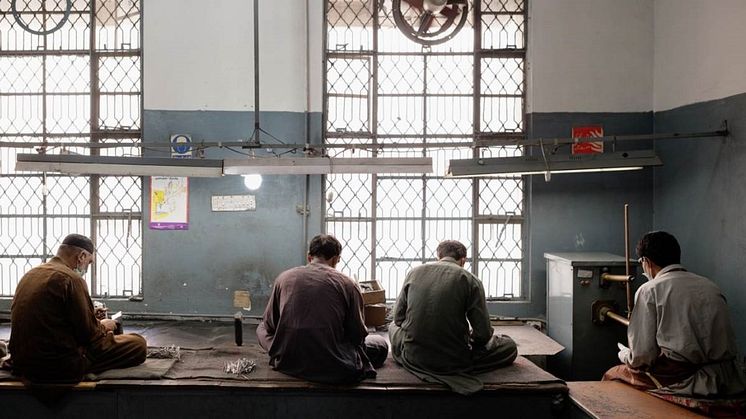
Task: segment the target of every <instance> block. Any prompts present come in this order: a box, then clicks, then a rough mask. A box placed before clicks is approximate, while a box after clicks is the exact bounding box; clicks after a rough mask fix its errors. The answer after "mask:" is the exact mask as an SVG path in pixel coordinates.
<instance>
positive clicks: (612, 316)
mask: <svg viewBox="0 0 746 419" xmlns="http://www.w3.org/2000/svg"><path fill="white" fill-rule="evenodd" d="M601 315H602V316H604V317H608V318H610V319H612V320H615V321H617V322H619V323H621V324H623V325H625V326H627V327H629V320H628V319H627V318H626V317H624V316H622V315H620V314H616V313H614V312H613V311H611V309H610V308H602V309H601Z"/></svg>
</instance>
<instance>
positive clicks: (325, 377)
mask: <svg viewBox="0 0 746 419" xmlns="http://www.w3.org/2000/svg"><path fill="white" fill-rule="evenodd" d="M341 253H342V245H341V244H340V243H339V241H337V239H335V238H334V237H332V236H329V235H325V234H322V235H318V236H316V237H314V238H313V239H312V240H311V243H310V244H309V249H308V264H307V265H305V266H300V267H297V268H293V269H290V270H287V271H285V272H283V273H281V274H280V275H279V276H278V277H277V279H275V283H274V286H273V288H272V295H271V297H270V299H269V303H268V304H267V308H266V310H265V311H264V319H263V320H262V322H261V323H260V324H259V326H258V327H257V329H256V334H257V338H258V340H259V344H260V345H261V346H262V348H264V349H265V350H266V351H267V352H268V353H269V356H270V361H269V363H270V365H271V366H273V367H274V369H275V370H277V371H280V372H282V373H285V374H288V375H292V376H295V377H299V378H303V379H306V380H309V381H316V382H321V383H352V382H357V381H360V380H362V379H363V378H366V377H375V375H376V371H375V369H374V367H375V368H378V367H380V366H381V365H382V364H383V362H384V361H385V360H386V357H387V356H388V344H387V343H386V339H384V338H383V337H382V336H377V335H368V331H367V329H366V328H365V324H364V322H363V297H362V294H361V293H360V289H359V288H358V286H357V284H355V282H353V281H352V279H350V278H349V277H347V276H346V275H344V274H343V273H341V272H339V271H337V270H336V269H334V268H335V266H336V265H337V263H338V262H339V256H340V254H341Z"/></svg>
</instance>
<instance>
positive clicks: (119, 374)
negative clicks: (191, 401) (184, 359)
mask: <svg viewBox="0 0 746 419" xmlns="http://www.w3.org/2000/svg"><path fill="white" fill-rule="evenodd" d="M174 363H176V360H175V359H146V360H145V362H144V363H142V364H140V365H138V366H136V367H131V368H120V369H113V370H108V371H104V372H102V373H101V374H88V375H86V376H85V378H84V379H83V380H84V381H100V380H159V379H161V378H163V376H164V375H166V373H167V372H168V371H169V370H170V369H171V368H172V367H173V365H174ZM0 381H20V378H18V377H16V376H14V375H12V374H11V373H10V371H6V370H0Z"/></svg>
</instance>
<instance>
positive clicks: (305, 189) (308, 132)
mask: <svg viewBox="0 0 746 419" xmlns="http://www.w3.org/2000/svg"><path fill="white" fill-rule="evenodd" d="M310 1H311V0H306V1H305V5H306V14H305V21H306V22H305V26H306V115H305V117H306V121H305V122H306V124H305V131H306V132H305V135H304V138H305V139H306V144H308V147H310V144H311V39H310V38H311V27H310V24H309V21H310V19H311V14H310V7H309V5H308V3H309V2H310ZM305 178H306V179H305V182H304V184H303V213H302V214H301V217H302V218H301V219H302V227H301V228H302V229H303V242H302V243H301V252H300V254H301V259H300V260H301V265H305V263H306V250H307V249H308V215H309V214H308V213H309V205H308V192H309V189H310V188H311V176H310V175H306V176H305Z"/></svg>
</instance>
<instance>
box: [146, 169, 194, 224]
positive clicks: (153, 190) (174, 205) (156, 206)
mask: <svg viewBox="0 0 746 419" xmlns="http://www.w3.org/2000/svg"><path fill="white" fill-rule="evenodd" d="M150 229H151V230H187V229H189V178H186V177H175V176H151V177H150Z"/></svg>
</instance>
